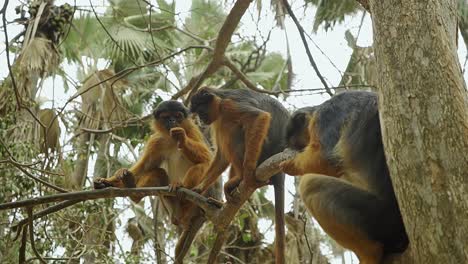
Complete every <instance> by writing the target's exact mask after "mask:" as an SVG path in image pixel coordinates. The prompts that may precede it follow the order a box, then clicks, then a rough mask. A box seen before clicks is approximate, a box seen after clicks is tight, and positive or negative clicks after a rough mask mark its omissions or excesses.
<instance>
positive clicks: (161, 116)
mask: <svg viewBox="0 0 468 264" xmlns="http://www.w3.org/2000/svg"><path fill="white" fill-rule="evenodd" d="M168 117H170V115H169V113H166V112H164V113H161V114H159V118H162V119H167V118H168Z"/></svg>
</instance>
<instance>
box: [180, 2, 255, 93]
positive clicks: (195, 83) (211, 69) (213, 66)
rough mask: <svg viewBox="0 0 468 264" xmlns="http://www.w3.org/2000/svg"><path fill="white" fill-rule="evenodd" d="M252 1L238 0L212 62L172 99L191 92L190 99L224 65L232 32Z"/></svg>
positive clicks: (220, 35)
mask: <svg viewBox="0 0 468 264" xmlns="http://www.w3.org/2000/svg"><path fill="white" fill-rule="evenodd" d="M250 3H251V0H237V1H236V3H235V4H234V6H233V7H232V9H231V11H230V12H229V14H228V15H227V17H226V20H225V21H224V23H223V26H222V27H221V29H220V30H219V33H218V37H217V39H216V44H215V48H214V50H213V58H212V60H211V62H210V63H209V64H208V66H206V68H205V70H204V71H203V72H202V73H201V74H199V75H197V76H195V77H193V78H192V79H190V81H189V83H188V84H187V86H185V87H184V88H183V89H181V90H180V91H179V92H177V93H175V94H174V95H173V96H172V99H177V98H179V97H181V96H183V95H185V94H187V93H189V92H190V93H189V96H188V97H187V100H188V99H189V98H190V97H191V96H192V95H193V94H194V93H195V92H196V91H197V89H198V88H199V87H200V85H201V84H202V83H203V81H204V80H205V79H206V78H207V77H209V76H210V75H211V74H213V73H215V72H216V71H217V70H218V69H219V67H220V66H221V65H222V62H223V59H224V53H225V51H226V48H227V46H228V45H229V43H230V42H231V37H232V34H233V33H234V30H236V28H237V25H238V24H239V22H240V19H241V18H242V16H243V15H244V13H245V11H246V10H247V8H248V7H249V5H250Z"/></svg>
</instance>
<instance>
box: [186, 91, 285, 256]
mask: <svg viewBox="0 0 468 264" xmlns="http://www.w3.org/2000/svg"><path fill="white" fill-rule="evenodd" d="M190 111H191V112H193V113H195V114H197V115H198V116H199V118H200V120H201V121H202V122H204V123H205V124H209V125H210V128H211V133H212V138H213V142H215V144H216V152H215V156H214V159H213V160H212V162H211V164H210V166H209V168H208V170H207V173H206V177H205V178H204V179H203V181H202V182H201V183H200V184H199V185H198V186H197V187H196V188H194V190H195V191H198V192H204V191H206V190H207V189H208V188H209V187H210V186H211V184H212V183H213V182H215V181H216V179H218V178H219V176H220V175H221V173H222V172H223V171H224V170H225V169H226V168H227V167H228V166H229V165H230V166H231V167H230V171H229V180H228V181H227V182H226V183H225V185H224V193H225V196H226V199H227V200H228V201H233V199H234V198H233V197H234V196H233V191H234V190H235V189H236V188H237V186H238V185H239V183H240V182H241V181H245V184H246V186H247V187H248V188H257V187H259V186H262V185H264V184H265V183H259V182H257V180H256V178H255V170H256V168H257V166H258V165H259V164H261V163H262V162H263V161H265V160H266V159H268V158H269V157H271V156H272V155H274V154H276V153H279V152H281V151H283V150H284V147H285V134H284V132H285V130H284V125H285V124H286V122H287V120H288V118H289V113H288V111H287V110H286V109H285V108H284V107H283V106H282V105H281V104H280V103H279V102H278V101H277V100H276V99H274V98H272V97H270V96H268V95H266V94H262V93H258V92H254V91H252V90H247V89H235V90H228V89H213V88H209V87H204V88H201V89H200V90H199V91H198V92H197V93H196V94H195V95H193V97H192V98H191V105H190ZM271 182H272V183H273V185H274V189H275V210H276V220H275V221H276V223H275V227H276V250H275V251H276V263H284V174H283V173H278V174H276V175H274V176H273V177H272V178H271ZM234 202H235V201H234Z"/></svg>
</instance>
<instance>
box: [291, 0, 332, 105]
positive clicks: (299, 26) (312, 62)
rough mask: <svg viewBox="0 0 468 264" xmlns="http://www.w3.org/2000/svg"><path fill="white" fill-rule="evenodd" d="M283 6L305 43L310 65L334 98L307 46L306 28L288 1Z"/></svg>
mask: <svg viewBox="0 0 468 264" xmlns="http://www.w3.org/2000/svg"><path fill="white" fill-rule="evenodd" d="M283 4H284V7H286V10H287V11H288V14H289V16H290V17H291V18H292V20H293V21H294V24H296V27H297V30H298V31H299V35H300V36H301V39H302V43H304V48H305V50H306V53H307V57H308V58H309V61H310V64H311V65H312V68H314V71H315V73H316V74H317V76H318V78H319V79H320V81H321V82H322V84H323V87H325V91H326V92H327V93H328V94H329V95H330V96H333V93H332V91H331V90H330V88H329V87H328V84H327V82H326V81H325V79H324V78H323V76H322V74H321V73H320V71H319V69H318V67H317V63H315V60H314V58H313V57H312V53H311V52H310V49H309V45H308V44H307V40H306V38H305V34H304V28H302V26H301V24H300V23H299V21H298V20H297V18H296V16H295V15H294V13H293V11H292V9H291V6H290V5H289V3H288V0H283Z"/></svg>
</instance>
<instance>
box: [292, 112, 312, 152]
mask: <svg viewBox="0 0 468 264" xmlns="http://www.w3.org/2000/svg"><path fill="white" fill-rule="evenodd" d="M308 124H309V118H308V117H307V113H304V112H295V113H294V114H293V115H292V116H291V118H290V119H289V121H288V125H287V126H286V142H287V145H288V147H289V148H292V149H295V150H303V149H304V148H305V147H306V146H307V144H308V143H309V133H308V131H307V128H308Z"/></svg>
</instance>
